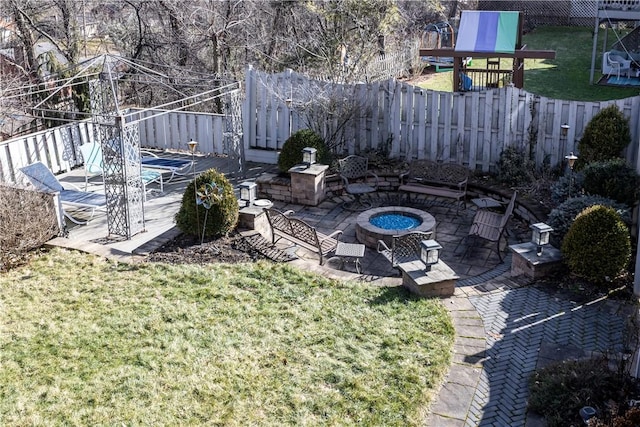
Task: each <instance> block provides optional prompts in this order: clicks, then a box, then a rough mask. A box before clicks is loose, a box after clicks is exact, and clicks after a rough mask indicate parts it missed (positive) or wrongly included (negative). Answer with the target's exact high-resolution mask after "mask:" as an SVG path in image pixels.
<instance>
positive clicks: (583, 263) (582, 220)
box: [562, 205, 631, 283]
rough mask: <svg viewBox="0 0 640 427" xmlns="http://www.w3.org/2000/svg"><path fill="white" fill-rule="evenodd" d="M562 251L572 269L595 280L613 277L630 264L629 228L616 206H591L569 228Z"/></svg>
mask: <svg viewBox="0 0 640 427" xmlns="http://www.w3.org/2000/svg"><path fill="white" fill-rule="evenodd" d="M562 255H563V256H564V261H565V262H566V264H567V265H568V266H569V269H570V270H571V272H572V273H574V274H576V275H578V276H582V277H584V278H586V279H587V280H590V281H592V282H594V283H603V282H607V281H610V280H612V279H614V278H616V277H618V276H619V275H620V274H621V273H622V272H623V271H624V269H625V268H626V267H627V266H628V265H629V260H630V259H631V239H630V237H629V229H628V228H627V226H626V225H625V224H624V222H623V221H622V219H621V218H620V215H618V214H617V213H616V211H615V210H614V209H613V208H609V207H606V206H602V205H595V206H590V207H588V208H586V209H585V210H584V211H582V212H581V213H580V214H578V216H577V217H576V219H575V221H574V222H573V224H572V225H571V227H570V228H569V231H568V232H567V235H566V236H565V238H564V241H563V242H562Z"/></svg>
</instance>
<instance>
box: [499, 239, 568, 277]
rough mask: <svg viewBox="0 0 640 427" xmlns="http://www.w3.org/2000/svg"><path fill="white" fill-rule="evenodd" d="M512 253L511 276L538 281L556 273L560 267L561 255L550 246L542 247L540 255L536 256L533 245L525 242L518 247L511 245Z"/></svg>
mask: <svg viewBox="0 0 640 427" xmlns="http://www.w3.org/2000/svg"><path fill="white" fill-rule="evenodd" d="M509 249H511V250H512V251H513V256H512V257H511V275H512V276H520V275H522V274H524V275H525V276H527V277H529V278H532V279H538V278H540V277H544V276H546V275H548V274H551V273H553V272H555V271H557V270H558V269H559V268H561V266H562V254H561V253H560V250H558V249H556V248H554V247H553V246H551V245H546V246H544V250H543V251H542V254H541V255H540V256H538V255H537V254H536V245H535V243H531V242H527V243H521V244H519V245H511V246H509Z"/></svg>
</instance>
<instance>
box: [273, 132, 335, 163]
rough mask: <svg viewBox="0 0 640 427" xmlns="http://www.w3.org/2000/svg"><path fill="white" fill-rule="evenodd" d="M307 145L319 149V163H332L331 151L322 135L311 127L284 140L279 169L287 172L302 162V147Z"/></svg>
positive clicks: (279, 157)
mask: <svg viewBox="0 0 640 427" xmlns="http://www.w3.org/2000/svg"><path fill="white" fill-rule="evenodd" d="M305 147H313V148H315V149H316V150H318V151H317V153H316V159H317V161H318V163H322V164H323V165H330V164H331V153H330V152H329V149H328V148H327V145H326V144H325V142H324V140H323V139H322V137H321V136H320V135H318V134H317V133H315V132H314V131H312V130H311V129H302V130H299V131H297V132H296V133H294V134H293V135H291V136H290V137H289V139H287V140H286V141H285V142H284V145H283V146H282V151H281V152H280V156H278V170H279V171H280V172H285V173H286V172H288V171H289V169H291V168H292V167H294V166H295V165H298V164H300V163H302V149H303V148H305Z"/></svg>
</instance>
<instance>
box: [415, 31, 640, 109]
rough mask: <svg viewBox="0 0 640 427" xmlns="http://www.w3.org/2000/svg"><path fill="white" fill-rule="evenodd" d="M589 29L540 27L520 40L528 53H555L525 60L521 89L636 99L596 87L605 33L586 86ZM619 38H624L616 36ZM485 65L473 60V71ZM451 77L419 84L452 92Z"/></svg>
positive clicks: (633, 92)
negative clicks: (544, 51)
mask: <svg viewBox="0 0 640 427" xmlns="http://www.w3.org/2000/svg"><path fill="white" fill-rule="evenodd" d="M592 31H593V30H592V29H591V28H580V27H539V28H536V29H535V30H534V31H532V32H530V33H528V34H525V35H524V36H523V43H524V44H525V45H527V49H531V50H534V49H538V50H555V51H556V58H555V59H526V60H525V73H524V79H525V83H524V89H525V90H526V91H528V92H531V93H534V94H536V95H541V96H546V97H549V98H554V99H567V100H580V101H603V100H609V99H621V98H627V97H631V96H637V95H638V94H639V93H640V87H636V88H620V87H611V86H601V85H597V84H595V83H597V81H598V79H599V78H600V76H601V75H602V74H601V73H600V67H601V66H602V54H601V51H602V40H603V39H604V34H605V32H604V30H601V31H600V33H599V35H598V56H597V57H596V63H595V71H594V84H593V85H590V84H589V74H590V70H591V53H592V48H593V39H592ZM618 36H619V37H623V36H624V34H622V33H620V32H618ZM607 40H608V44H609V46H611V45H612V44H613V43H615V42H616V41H617V39H616V34H615V33H614V32H613V31H609V35H608V38H607ZM485 63H486V60H483V59H474V60H473V64H472V67H473V68H481V67H483V66H484V65H483V64H485ZM501 67H506V68H507V69H508V68H509V67H510V65H509V61H508V60H503V61H502V65H501ZM451 82H452V73H451V72H443V73H437V74H436V75H435V77H434V78H432V79H429V80H427V81H425V82H424V83H422V84H420V86H421V87H424V88H426V89H433V90H440V91H449V92H450V91H451V88H452V83H451Z"/></svg>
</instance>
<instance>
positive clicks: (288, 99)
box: [284, 98, 293, 108]
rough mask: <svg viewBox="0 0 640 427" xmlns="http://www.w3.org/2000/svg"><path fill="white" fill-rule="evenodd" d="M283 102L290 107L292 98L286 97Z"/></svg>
mask: <svg viewBox="0 0 640 427" xmlns="http://www.w3.org/2000/svg"><path fill="white" fill-rule="evenodd" d="M284 103H285V104H286V105H287V108H291V104H293V99H292V98H287V99H285V100H284Z"/></svg>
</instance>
